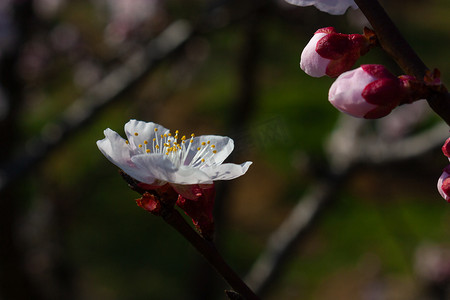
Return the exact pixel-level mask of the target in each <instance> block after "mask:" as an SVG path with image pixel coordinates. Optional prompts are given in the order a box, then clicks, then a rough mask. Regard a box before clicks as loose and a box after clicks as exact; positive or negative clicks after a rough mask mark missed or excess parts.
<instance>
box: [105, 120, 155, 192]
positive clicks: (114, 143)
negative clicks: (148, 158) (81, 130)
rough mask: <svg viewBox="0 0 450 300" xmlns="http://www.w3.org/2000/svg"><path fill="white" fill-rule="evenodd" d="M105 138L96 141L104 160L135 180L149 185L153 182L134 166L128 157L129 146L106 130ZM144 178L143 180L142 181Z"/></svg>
mask: <svg viewBox="0 0 450 300" xmlns="http://www.w3.org/2000/svg"><path fill="white" fill-rule="evenodd" d="M104 134H105V138H104V139H103V140H99V141H97V147H98V148H99V149H100V151H101V152H102V153H103V155H105V156H106V158H107V159H108V160H109V161H110V162H112V163H113V164H115V165H116V166H117V167H119V168H120V169H122V170H123V171H124V172H125V173H127V174H128V175H130V176H131V177H133V178H134V179H136V180H139V181H142V182H145V183H148V184H151V183H153V181H154V180H155V179H154V177H151V176H148V175H147V174H146V173H145V170H142V169H140V168H139V167H138V166H136V165H135V164H134V163H133V162H132V160H131V156H130V146H129V145H127V144H126V142H125V140H124V139H123V138H122V137H121V136H120V135H119V134H118V133H117V132H115V131H113V130H111V129H109V128H108V129H106V130H105V131H104ZM142 178H145V180H142Z"/></svg>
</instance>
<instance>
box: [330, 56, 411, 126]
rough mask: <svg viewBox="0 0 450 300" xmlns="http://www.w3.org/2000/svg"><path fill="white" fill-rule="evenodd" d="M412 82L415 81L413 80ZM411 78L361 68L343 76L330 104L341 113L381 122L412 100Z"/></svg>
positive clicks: (372, 67)
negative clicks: (394, 110) (410, 97)
mask: <svg viewBox="0 0 450 300" xmlns="http://www.w3.org/2000/svg"><path fill="white" fill-rule="evenodd" d="M411 78H413V77H411ZM411 78H410V77H405V76H403V77H401V78H399V77H395V76H394V75H393V74H392V73H390V72H389V71H388V70H387V69H386V68H385V67H384V66H382V65H362V66H361V67H359V68H358V69H355V70H351V71H348V72H345V73H343V74H341V75H340V76H339V77H338V78H337V79H336V81H335V82H334V83H333V84H332V85H331V88H330V91H329V94H328V100H329V101H330V102H331V104H333V106H334V107H336V108H337V109H338V110H340V111H342V112H344V113H347V114H349V115H352V116H354V117H358V118H366V119H378V118H381V117H384V116H386V115H388V114H389V113H390V112H391V111H392V110H393V109H394V108H395V107H397V106H398V105H400V104H403V103H410V102H412V100H411V99H409V98H408V97H409V95H410V93H409V90H408V88H409V86H410V85H409V84H408V80H410V79H411Z"/></svg>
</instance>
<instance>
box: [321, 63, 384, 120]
mask: <svg viewBox="0 0 450 300" xmlns="http://www.w3.org/2000/svg"><path fill="white" fill-rule="evenodd" d="M376 79H377V78H375V77H374V76H372V75H370V74H368V73H367V72H365V71H364V70H363V69H362V68H361V67H359V68H357V69H355V70H350V71H347V72H345V73H342V74H341V75H339V77H338V78H337V79H336V80H335V81H334V82H333V84H332V85H331V87H330V91H329V93H328V100H329V101H330V102H331V104H333V106H334V107H336V108H337V109H339V110H340V111H342V112H344V113H347V114H349V115H351V116H354V117H358V118H363V117H364V116H365V115H366V114H367V113H368V112H369V111H371V110H372V109H374V108H376V107H377V106H376V105H374V104H371V103H368V102H367V101H366V100H365V99H364V98H363V97H362V92H363V90H364V88H365V87H366V86H367V85H368V84H369V83H371V82H373V81H374V80H376Z"/></svg>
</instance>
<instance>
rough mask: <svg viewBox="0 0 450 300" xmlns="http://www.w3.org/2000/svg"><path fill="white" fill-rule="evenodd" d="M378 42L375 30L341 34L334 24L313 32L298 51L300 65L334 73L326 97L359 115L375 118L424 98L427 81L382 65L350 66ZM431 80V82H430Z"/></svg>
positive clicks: (317, 73) (313, 71)
mask: <svg viewBox="0 0 450 300" xmlns="http://www.w3.org/2000/svg"><path fill="white" fill-rule="evenodd" d="M377 44H378V42H377V38H376V35H375V33H374V32H373V31H372V30H370V29H367V28H366V29H364V34H342V33H338V32H336V31H335V29H334V28H333V27H326V28H322V29H319V30H317V31H316V32H315V34H314V36H313V37H312V39H311V40H310V41H309V43H308V44H307V45H306V47H305V49H304V50H303V52H302V54H301V60H300V67H301V68H302V70H304V71H305V73H306V74H308V75H310V76H313V77H321V76H325V75H327V76H329V77H337V79H336V81H335V82H334V83H333V84H332V86H331V88H330V91H329V94H328V100H329V101H330V103H331V104H332V105H333V106H334V107H336V108H337V109H338V110H340V111H341V112H344V113H346V114H349V115H351V116H354V117H358V118H366V119H378V118H382V117H384V116H386V115H388V114H389V113H390V112H391V111H392V110H393V109H394V108H396V107H397V106H399V105H402V104H405V103H412V102H414V101H417V100H420V99H422V98H423V95H424V92H425V91H426V86H425V85H427V84H426V81H424V82H420V81H418V80H417V79H416V78H414V77H412V76H407V75H401V76H398V77H396V76H394V75H393V74H392V73H390V72H389V71H388V70H387V69H386V68H385V67H384V66H382V65H375V64H369V65H362V66H360V67H359V68H357V69H354V70H350V69H351V68H352V66H353V65H354V64H355V62H356V61H357V60H358V58H359V57H360V56H361V55H364V54H366V53H367V52H368V51H369V50H370V49H371V48H372V47H374V46H376V45H377ZM433 83H434V82H433Z"/></svg>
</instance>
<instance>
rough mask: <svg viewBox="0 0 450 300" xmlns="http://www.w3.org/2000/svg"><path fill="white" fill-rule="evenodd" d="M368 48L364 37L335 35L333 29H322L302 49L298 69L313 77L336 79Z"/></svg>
mask: <svg viewBox="0 0 450 300" xmlns="http://www.w3.org/2000/svg"><path fill="white" fill-rule="evenodd" d="M369 46H370V41H369V39H368V38H367V37H366V36H364V35H361V34H342V33H337V32H336V31H335V30H334V28H333V27H326V28H322V29H319V30H317V31H316V32H315V34H314V36H313V37H312V39H311V40H310V41H309V43H308V44H307V45H306V47H305V49H303V52H302V55H301V60H300V68H301V69H302V70H303V71H305V73H306V74H308V75H310V76H313V77H321V76H324V75H328V76H330V77H337V76H339V75H340V74H342V73H343V72H345V71H347V70H349V69H350V68H351V67H352V66H353V65H354V64H355V62H356V61H357V60H358V58H359V57H360V56H361V55H362V54H364V53H366V52H367V51H368V49H369Z"/></svg>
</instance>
